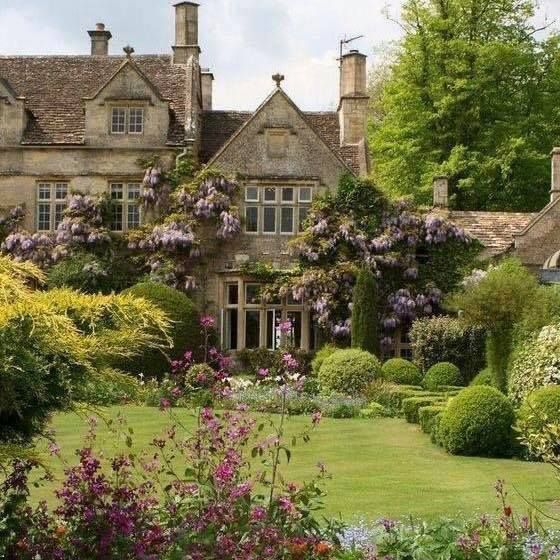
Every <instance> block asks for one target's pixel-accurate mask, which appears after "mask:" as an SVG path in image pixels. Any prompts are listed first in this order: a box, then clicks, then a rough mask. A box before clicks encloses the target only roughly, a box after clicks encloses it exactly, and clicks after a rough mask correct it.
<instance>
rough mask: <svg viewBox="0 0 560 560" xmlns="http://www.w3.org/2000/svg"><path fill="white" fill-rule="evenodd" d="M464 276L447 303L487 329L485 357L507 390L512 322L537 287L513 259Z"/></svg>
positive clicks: (517, 318) (463, 316)
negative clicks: (461, 287)
mask: <svg viewBox="0 0 560 560" xmlns="http://www.w3.org/2000/svg"><path fill="white" fill-rule="evenodd" d="M479 272H480V271H478V273H477V274H475V275H474V276H472V277H471V278H469V279H467V280H466V281H465V284H464V289H463V290H462V291H461V292H459V293H456V294H455V295H454V296H452V297H451V298H450V303H451V305H452V306H453V307H454V308H455V309H456V310H458V311H460V312H461V316H462V318H463V319H464V320H465V321H466V322H467V323H468V324H471V325H478V326H481V327H484V328H485V329H486V330H487V332H488V338H487V346H486V359H487V362H488V366H489V367H490V369H491V370H492V373H493V375H494V379H495V381H496V386H497V387H498V388H499V389H500V390H501V391H503V392H504V393H505V392H506V391H507V385H508V380H507V369H508V362H509V358H510V355H511V351H512V346H513V332H514V327H515V325H516V323H517V322H518V321H519V320H520V319H521V318H522V317H523V314H524V311H525V309H526V307H527V305H528V304H529V302H531V300H532V299H533V297H534V296H535V293H536V292H537V289H538V284H537V280H536V279H535V277H534V276H533V275H532V274H531V273H530V272H529V271H528V270H527V269H526V268H525V267H524V266H523V265H522V264H521V263H520V262H519V261H518V260H515V259H507V260H504V261H503V262H502V263H501V264H500V265H499V266H497V267H492V268H490V269H489V271H488V272H487V273H485V274H479Z"/></svg>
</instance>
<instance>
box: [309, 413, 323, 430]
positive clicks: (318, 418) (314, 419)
mask: <svg viewBox="0 0 560 560" xmlns="http://www.w3.org/2000/svg"><path fill="white" fill-rule="evenodd" d="M322 419H323V414H322V413H321V412H320V411H318V412H314V413H313V414H312V415H311V423H312V424H313V425H314V426H317V425H318V424H319V422H321V420H322Z"/></svg>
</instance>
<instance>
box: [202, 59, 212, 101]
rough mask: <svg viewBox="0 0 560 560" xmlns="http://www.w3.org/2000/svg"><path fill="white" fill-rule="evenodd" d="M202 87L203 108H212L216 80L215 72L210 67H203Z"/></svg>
mask: <svg viewBox="0 0 560 560" xmlns="http://www.w3.org/2000/svg"><path fill="white" fill-rule="evenodd" d="M201 80H202V83H201V88H202V110H203V111H211V110H212V89H213V82H214V74H212V72H210V70H209V69H208V68H203V69H202V74H201Z"/></svg>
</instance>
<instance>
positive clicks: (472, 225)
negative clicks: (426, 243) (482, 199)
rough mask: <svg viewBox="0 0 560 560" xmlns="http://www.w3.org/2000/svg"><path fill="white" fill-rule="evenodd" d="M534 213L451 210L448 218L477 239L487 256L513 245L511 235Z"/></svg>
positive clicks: (525, 223)
mask: <svg viewBox="0 0 560 560" xmlns="http://www.w3.org/2000/svg"><path fill="white" fill-rule="evenodd" d="M535 216H536V214H532V213H525V212H483V211H466V210H452V211H450V212H449V216H448V218H449V220H450V221H452V222H453V223H454V224H456V225H457V226H459V227H461V228H463V229H464V230H465V231H466V232H467V233H469V234H470V235H471V236H472V237H474V238H476V239H478V240H479V241H480V242H481V243H482V244H483V245H484V247H485V248H486V252H487V254H488V255H489V256H493V257H494V256H498V255H501V254H502V253H505V252H506V251H507V250H508V249H510V248H511V247H512V246H513V236H514V235H515V234H517V233H519V232H521V231H522V230H523V229H524V228H525V227H526V226H527V225H528V224H529V222H530V221H531V220H532V219H533V218H534V217H535Z"/></svg>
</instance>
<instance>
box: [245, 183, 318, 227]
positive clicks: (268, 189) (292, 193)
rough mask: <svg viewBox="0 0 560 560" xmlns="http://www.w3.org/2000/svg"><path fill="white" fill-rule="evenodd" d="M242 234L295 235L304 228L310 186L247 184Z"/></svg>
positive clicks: (310, 191)
mask: <svg viewBox="0 0 560 560" xmlns="http://www.w3.org/2000/svg"><path fill="white" fill-rule="evenodd" d="M244 198H245V233H251V234H263V235H295V234H296V233H298V232H300V231H303V229H304V226H305V223H306V220H307V214H308V212H309V208H310V207H311V203H312V202H313V187H312V186H311V185H303V186H299V185H298V186H282V185H264V186H263V185H247V186H246V187H245V197H244Z"/></svg>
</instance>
